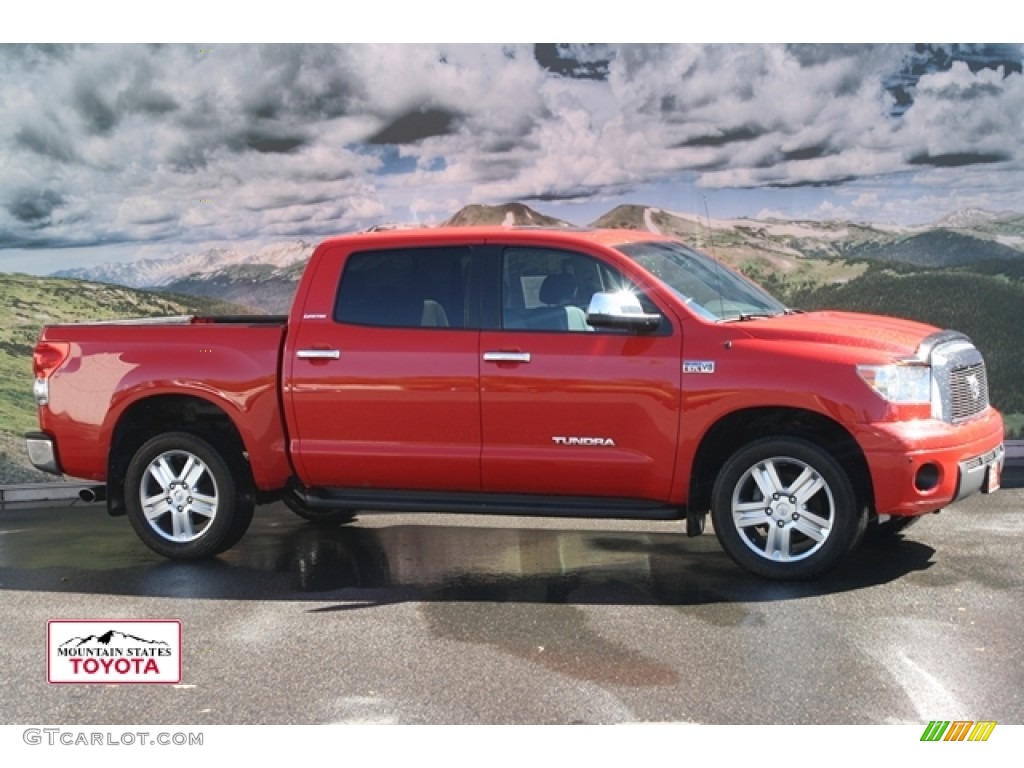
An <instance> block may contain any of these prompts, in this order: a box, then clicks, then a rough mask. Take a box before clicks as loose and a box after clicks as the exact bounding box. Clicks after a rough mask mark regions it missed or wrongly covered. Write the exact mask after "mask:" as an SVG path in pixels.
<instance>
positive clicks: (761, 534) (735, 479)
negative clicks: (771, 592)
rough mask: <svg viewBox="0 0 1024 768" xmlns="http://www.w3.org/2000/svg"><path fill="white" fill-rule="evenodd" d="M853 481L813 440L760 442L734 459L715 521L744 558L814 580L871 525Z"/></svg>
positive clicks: (778, 575)
mask: <svg viewBox="0 0 1024 768" xmlns="http://www.w3.org/2000/svg"><path fill="white" fill-rule="evenodd" d="M865 515H866V512H864V511H863V510H861V509H859V507H858V504H857V499H856V496H855V494H854V492H853V487H852V485H851V483H850V479H849V477H848V476H847V474H846V472H844V471H843V469H842V467H841V466H840V465H839V464H838V462H836V460H835V459H834V458H832V456H831V455H830V454H829V453H828V452H827V451H825V450H824V449H822V448H820V447H819V446H817V445H815V444H814V443H811V442H809V441H807V440H803V439H800V438H794V437H774V438H764V439H761V440H756V441H755V442H752V443H750V444H749V445H747V446H744V447H743V448H741V449H740V450H738V451H737V452H736V453H735V454H733V456H732V457H731V458H730V459H729V460H728V461H726V463H725V464H724V465H723V467H722V469H721V471H720V472H719V474H718V478H717V479H716V480H715V486H714V489H713V491H712V501H711V520H712V523H713V524H714V527H715V534H716V535H717V536H718V540H719V542H720V543H721V545H722V547H723V549H725V551H726V552H727V553H728V554H729V556H730V557H732V559H733V560H735V561H736V563H737V564H739V565H740V566H742V567H744V568H746V569H747V570H749V571H751V572H753V573H756V574H757V575H759V576H763V577H765V578H770V579H806V578H810V577H812V576H817V575H819V574H821V573H823V572H825V571H827V570H828V569H830V568H832V567H834V566H835V565H836V564H837V563H838V562H839V561H840V560H841V559H842V557H843V556H844V555H846V553H847V552H848V551H849V550H850V549H851V548H852V547H853V546H854V544H855V543H856V542H857V540H858V539H859V537H860V533H861V532H862V531H863V528H864V525H865V522H866V518H865Z"/></svg>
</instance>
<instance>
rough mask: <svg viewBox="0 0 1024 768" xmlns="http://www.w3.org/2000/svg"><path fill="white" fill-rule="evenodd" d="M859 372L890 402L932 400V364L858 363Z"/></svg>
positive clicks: (869, 384)
mask: <svg viewBox="0 0 1024 768" xmlns="http://www.w3.org/2000/svg"><path fill="white" fill-rule="evenodd" d="M857 373H858V374H859V375H860V377H861V378H862V379H864V381H865V382H866V383H867V385H868V386H869V387H871V388H872V389H873V390H875V392H877V393H878V394H879V395H881V396H882V397H884V398H885V399H886V400H888V401H889V402H890V403H929V402H931V392H932V390H931V383H932V369H931V366H928V365H914V364H899V363H897V364H894V365H858V366H857Z"/></svg>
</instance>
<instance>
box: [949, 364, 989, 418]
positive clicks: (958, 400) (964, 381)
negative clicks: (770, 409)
mask: <svg viewBox="0 0 1024 768" xmlns="http://www.w3.org/2000/svg"><path fill="white" fill-rule="evenodd" d="M949 396H950V406H951V410H950V416H951V417H952V420H953V421H962V420H963V419H969V418H970V417H971V416H976V415H977V414H979V413H981V412H982V411H984V410H985V409H986V408H988V376H987V374H986V373H985V363H983V362H977V363H972V364H971V365H961V366H958V367H956V368H953V369H952V370H950V372H949Z"/></svg>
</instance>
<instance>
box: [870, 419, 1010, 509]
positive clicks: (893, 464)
mask: <svg viewBox="0 0 1024 768" xmlns="http://www.w3.org/2000/svg"><path fill="white" fill-rule="evenodd" d="M855 437H856V439H857V442H858V443H859V444H860V446H861V448H862V449H863V451H864V456H865V458H866V459H867V463H868V468H869V470H870V472H871V480H872V485H873V488H874V496H875V511H876V512H877V513H878V514H880V515H881V514H884V515H923V514H926V513H928V512H936V511H938V510H940V509H942V508H943V507H946V506H948V505H949V504H952V503H953V502H954V501H959V500H960V499H963V498H966V497H967V496H970V495H972V494H974V493H977V492H979V491H981V492H983V493H984V492H991V491H994V490H996V489H997V488H998V487H999V478H1000V475H1001V473H1002V467H1003V462H1004V459H1005V449H1004V447H1003V420H1002V417H1001V416H1000V415H999V413H998V411H996V410H994V409H992V408H989V409H988V410H987V411H986V412H985V413H984V414H983V415H981V416H980V417H979V418H977V419H974V420H972V421H970V422H965V423H961V424H948V423H946V422H942V421H936V420H922V421H907V422H891V423H876V424H865V425H861V426H860V427H859V428H858V429H857V430H856V432H855Z"/></svg>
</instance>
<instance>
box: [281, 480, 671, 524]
mask: <svg viewBox="0 0 1024 768" xmlns="http://www.w3.org/2000/svg"><path fill="white" fill-rule="evenodd" d="M290 494H291V496H292V498H293V499H294V500H296V501H298V502H299V503H301V504H303V505H305V506H307V507H309V508H310V509H350V510H352V511H359V510H364V511H374V512H448V513H469V514H489V515H524V516H531V517H592V518H609V519H623V520H679V519H682V517H683V516H684V513H683V510H682V509H681V508H680V507H674V506H671V505H668V504H662V503H659V502H654V501H648V500H644V499H620V498H614V499H608V498H600V497H586V496H534V495H531V494H489V493H445V492H440V491H390V490H389V491H377V490H367V489H365V488H299V487H296V488H292V489H291V491H290Z"/></svg>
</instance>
